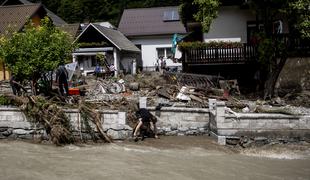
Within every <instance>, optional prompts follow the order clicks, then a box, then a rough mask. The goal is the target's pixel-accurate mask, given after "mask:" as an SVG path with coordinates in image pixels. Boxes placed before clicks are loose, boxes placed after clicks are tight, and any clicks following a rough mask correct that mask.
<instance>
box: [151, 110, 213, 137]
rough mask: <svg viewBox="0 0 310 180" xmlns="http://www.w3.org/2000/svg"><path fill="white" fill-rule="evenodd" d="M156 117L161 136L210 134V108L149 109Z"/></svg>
mask: <svg viewBox="0 0 310 180" xmlns="http://www.w3.org/2000/svg"><path fill="white" fill-rule="evenodd" d="M148 109H149V110H150V112H151V113H152V114H153V115H156V117H157V119H158V122H157V129H158V133H159V134H164V135H199V134H206V133H208V132H209V109H208V108H176V107H163V108H161V109H160V110H156V109H155V107H148Z"/></svg>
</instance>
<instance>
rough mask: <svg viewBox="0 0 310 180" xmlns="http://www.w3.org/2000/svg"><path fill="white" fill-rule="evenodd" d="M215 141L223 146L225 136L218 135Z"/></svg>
mask: <svg viewBox="0 0 310 180" xmlns="http://www.w3.org/2000/svg"><path fill="white" fill-rule="evenodd" d="M217 143H218V144H219V145H222V146H225V145H226V137H225V136H218V137H217Z"/></svg>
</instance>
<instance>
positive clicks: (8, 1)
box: [0, 0, 67, 26]
mask: <svg viewBox="0 0 310 180" xmlns="http://www.w3.org/2000/svg"><path fill="white" fill-rule="evenodd" d="M0 4H1V5H2V6H10V5H23V4H24V5H28V4H33V3H32V2H30V1H27V0H5V1H3V3H0ZM44 8H45V11H46V12H47V16H48V17H49V18H51V19H52V21H53V23H54V24H55V25H56V26H59V25H63V24H67V23H66V22H65V21H64V20H63V19H61V18H60V17H59V16H57V15H56V14H55V13H53V12H52V11H50V10H48V9H47V8H46V7H44Z"/></svg>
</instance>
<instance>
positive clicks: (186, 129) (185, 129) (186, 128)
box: [178, 127, 189, 132]
mask: <svg viewBox="0 0 310 180" xmlns="http://www.w3.org/2000/svg"><path fill="white" fill-rule="evenodd" d="M178 130H179V131H182V132H186V131H188V130H189V128H188V127H179V128H178Z"/></svg>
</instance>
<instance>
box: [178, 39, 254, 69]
mask: <svg viewBox="0 0 310 180" xmlns="http://www.w3.org/2000/svg"><path fill="white" fill-rule="evenodd" d="M183 53H184V54H183V58H184V59H183V62H184V63H186V64H244V63H248V62H252V61H254V60H255V59H256V57H257V48H256V46H253V45H249V44H245V43H244V44H242V46H238V47H206V48H199V49H188V50H184V51H183Z"/></svg>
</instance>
